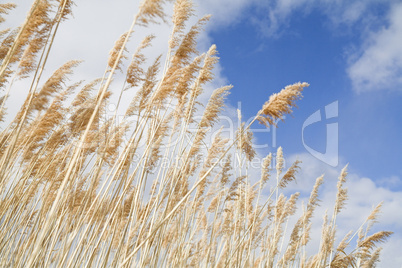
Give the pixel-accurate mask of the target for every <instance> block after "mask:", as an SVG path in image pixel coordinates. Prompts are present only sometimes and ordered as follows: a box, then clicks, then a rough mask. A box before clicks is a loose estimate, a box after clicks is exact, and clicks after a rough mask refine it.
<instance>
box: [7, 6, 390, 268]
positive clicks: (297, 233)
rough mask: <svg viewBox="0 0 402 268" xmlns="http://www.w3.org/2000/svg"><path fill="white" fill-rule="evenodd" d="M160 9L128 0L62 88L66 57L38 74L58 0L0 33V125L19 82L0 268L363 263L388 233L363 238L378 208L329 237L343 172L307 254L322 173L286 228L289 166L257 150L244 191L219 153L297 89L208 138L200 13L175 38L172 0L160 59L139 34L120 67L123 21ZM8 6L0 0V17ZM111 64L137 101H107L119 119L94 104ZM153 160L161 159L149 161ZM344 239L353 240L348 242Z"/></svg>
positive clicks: (100, 99)
mask: <svg viewBox="0 0 402 268" xmlns="http://www.w3.org/2000/svg"><path fill="white" fill-rule="evenodd" d="M78 4H79V3H78ZM164 4H165V3H164V1H163V0H145V1H143V2H142V3H141V5H140V7H139V9H138V13H137V14H136V15H135V17H134V20H133V22H132V25H131V26H130V27H129V30H128V31H127V32H126V33H124V34H123V35H121V37H120V38H119V39H118V40H117V41H116V43H115V46H114V47H113V49H112V50H111V52H110V57H109V61H108V65H107V66H106V70H105V72H104V74H103V77H102V78H100V79H97V80H95V81H91V82H88V83H87V84H83V83H76V84H71V85H67V84H66V82H67V81H68V80H67V78H68V77H69V76H71V75H72V73H73V70H74V68H75V67H76V66H77V65H78V64H79V62H78V61H70V62H67V63H65V64H64V65H63V66H61V67H60V68H59V69H58V70H56V71H55V72H54V73H53V75H52V76H51V77H50V78H47V80H45V82H42V81H44V79H45V78H44V77H42V74H43V70H44V67H45V65H46V62H47V59H48V56H49V52H50V51H51V49H52V45H53V40H54V39H55V37H56V35H57V31H58V27H59V24H60V23H62V22H63V21H64V20H66V19H67V18H69V17H70V16H69V15H70V13H71V11H72V7H73V2H72V1H71V0H35V1H34V2H33V4H32V7H31V10H30V12H29V14H28V16H27V18H26V20H25V21H24V22H23V24H22V25H21V27H19V28H17V29H15V30H11V29H6V30H2V31H0V40H1V47H0V61H1V69H0V87H1V89H2V94H3V97H2V98H1V110H0V115H1V120H4V117H5V112H6V110H5V109H6V106H7V98H8V95H9V92H10V91H11V90H10V88H11V87H12V82H13V81H14V80H15V79H18V78H19V79H30V81H31V84H30V85H31V86H30V88H27V89H26V92H27V96H26V99H25V101H24V104H23V106H22V107H21V108H20V110H19V112H18V113H17V115H16V116H15V118H14V120H12V122H11V123H10V124H9V125H8V126H4V125H3V126H2V130H1V134H0V266H1V267H143V266H148V267H187V266H194V267H374V266H375V263H376V262H377V261H378V258H379V253H380V248H377V244H378V243H379V242H383V241H385V240H386V238H388V237H389V236H390V235H391V232H385V231H383V232H378V233H374V234H371V235H370V234H369V231H370V228H371V226H372V224H373V223H374V222H375V221H376V219H377V215H378V213H379V211H380V206H381V205H379V206H377V207H376V208H375V209H374V210H373V212H372V214H371V215H369V217H368V218H367V221H366V222H365V223H364V224H363V225H362V226H361V227H360V228H359V229H358V230H357V231H356V233H355V234H354V235H353V234H352V233H351V234H348V235H347V236H346V237H345V238H344V239H343V240H342V241H341V242H340V244H339V245H338V246H336V245H335V238H336V218H337V216H338V214H339V212H340V211H341V210H342V208H343V207H344V206H345V201H346V199H347V190H346V188H345V187H344V183H345V180H346V175H347V172H346V168H344V169H343V170H342V173H341V175H340V177H339V182H338V186H337V187H338V194H337V196H336V204H335V208H334V211H333V213H332V216H331V217H328V216H327V215H325V217H324V223H323V226H322V231H321V232H322V235H321V244H320V247H319V249H318V251H317V252H316V253H315V254H313V255H311V256H310V255H308V254H307V252H306V245H307V243H308V242H309V240H310V231H311V230H310V229H311V220H312V217H313V214H314V210H315V209H316V207H317V206H318V201H319V199H318V191H319V187H320V185H321V184H322V183H323V177H322V176H321V177H319V178H318V179H317V180H316V183H315V185H314V188H313V190H312V192H311V195H310V198H309V199H308V203H307V205H306V206H304V207H303V208H302V211H303V213H302V214H301V216H300V218H298V219H297V220H296V221H295V222H296V223H295V225H294V226H293V227H292V228H290V227H288V226H287V223H288V221H289V218H290V217H291V216H292V215H294V214H295V212H296V203H297V199H298V197H299V194H298V193H295V194H293V195H291V196H289V197H286V196H285V195H284V194H283V193H282V189H283V188H285V187H286V185H287V184H288V183H290V182H291V181H293V180H295V178H296V173H297V171H298V169H299V164H300V163H299V162H298V161H297V162H295V163H293V165H291V166H290V168H289V169H288V170H285V167H284V159H283V152H282V148H281V147H280V148H279V149H278V151H277V152H276V159H275V163H276V165H275V166H274V165H273V162H274V159H272V158H273V156H272V154H269V155H268V156H267V157H266V158H265V159H264V161H263V165H262V167H261V178H260V180H259V181H258V182H257V183H255V184H253V185H252V184H251V183H250V180H249V178H248V177H247V175H244V174H242V170H241V168H240V169H238V170H236V169H235V168H234V167H233V166H232V161H231V158H232V153H231V152H234V154H235V157H237V158H241V159H245V161H252V159H253V158H254V157H255V156H256V152H255V151H254V149H253V147H252V133H251V132H250V126H251V124H253V123H254V122H255V121H256V120H258V121H260V122H261V123H263V124H266V125H272V124H274V122H276V121H277V120H278V119H282V118H283V116H284V115H286V114H290V113H291V112H292V110H291V109H292V107H294V106H295V102H296V101H297V100H298V99H300V98H301V97H302V91H303V89H304V88H305V87H307V86H308V84H307V83H296V84H293V85H290V86H287V87H285V88H284V89H283V90H282V91H280V92H279V93H278V94H274V95H272V96H271V97H270V98H269V100H268V101H267V102H266V103H265V104H264V105H263V106H262V108H261V110H260V111H259V112H258V113H257V114H256V116H255V117H254V119H253V120H252V122H251V123H250V124H249V125H244V124H242V125H241V127H240V128H239V129H238V131H237V134H236V136H235V138H234V139H232V140H229V139H227V138H225V137H224V136H223V135H222V133H221V132H218V134H217V135H215V137H214V139H213V141H212V143H211V144H210V146H208V145H207V143H206V141H205V140H206V138H207V136H208V133H209V131H210V129H211V128H212V127H213V126H214V125H216V124H217V123H218V122H219V121H218V116H219V113H220V112H221V110H222V107H223V105H224V100H225V97H226V96H227V94H228V92H229V90H230V88H231V86H224V87H222V88H218V89H216V90H215V91H214V92H213V93H212V95H211V97H210V100H209V102H208V104H207V105H206V106H205V108H204V109H203V110H202V106H201V105H200V104H199V96H200V95H201V93H202V92H203V88H205V86H206V84H207V83H209V82H210V81H211V80H212V79H213V72H212V71H213V68H214V65H215V64H216V63H217V61H218V58H217V56H216V55H217V50H216V47H215V46H214V45H213V46H211V48H210V49H209V50H208V51H207V52H206V53H204V54H199V53H198V52H197V50H196V38H197V35H198V34H199V32H200V31H201V30H202V27H203V25H204V24H205V23H207V21H208V19H209V16H206V17H204V18H201V19H200V20H199V21H198V22H197V23H196V24H195V25H194V26H192V27H191V28H190V30H189V31H188V32H185V29H186V27H185V25H186V22H187V21H188V19H189V18H190V17H191V16H192V13H193V5H192V3H191V1H189V0H177V1H176V2H175V4H174V14H173V17H172V22H173V27H172V32H171V37H170V41H169V43H168V49H167V51H168V52H167V56H166V61H165V62H164V63H163V64H162V63H161V57H158V58H156V59H155V60H151V61H147V59H146V56H145V54H144V53H145V52H144V50H145V49H146V48H148V47H150V46H151V44H152V40H153V36H148V37H146V38H145V39H144V40H143V42H142V43H141V44H140V46H139V47H138V49H137V50H136V51H135V53H134V54H133V56H132V57H131V60H130V63H129V64H125V63H126V61H128V60H129V57H128V56H127V55H128V53H129V52H128V51H127V49H126V47H127V43H128V42H129V40H130V38H132V36H133V35H134V34H135V32H134V31H135V29H136V27H140V26H141V27H144V26H147V25H149V24H150V23H154V22H158V21H161V20H162V21H166V20H167V18H166V15H165V12H164V10H163V6H164ZM14 7H15V6H14V4H0V15H1V16H2V17H0V23H1V22H2V21H4V18H3V17H4V16H3V15H4V14H7V13H8V12H12V9H13V8H14ZM147 62H148V65H149V67H148V68H145V67H144V66H145V65H146V63H147ZM117 70H120V71H122V72H123V73H124V74H125V75H126V81H125V86H124V87H123V88H122V89H121V92H120V93H118V94H119V96H120V97H119V103H120V100H121V98H122V96H123V94H124V93H125V91H127V90H134V91H135V92H136V95H135V97H134V98H133V100H132V102H131V104H130V105H129V107H119V109H122V108H123V109H126V112H125V115H124V118H123V120H120V119H121V118H120V119H119V120H117V110H116V113H115V114H114V116H113V117H112V118H109V119H104V118H103V117H102V114H103V113H104V111H105V109H106V103H107V101H108V100H109V99H110V97H111V95H112V93H113V94H116V92H112V90H111V88H110V85H111V82H112V80H113V78H114V76H115V73H116V71H117ZM8 105H10V104H9V103H8ZM172 107H174V108H173V109H172ZM197 109H198V112H200V111H201V112H202V117H200V119H199V120H198V119H197V118H198V117H196V116H195V112H196V110H197ZM133 119H135V120H133ZM133 122H134V123H133ZM194 126H196V131H195V132H190V128H191V129H194ZM124 137H128V138H127V139H126V140H124ZM189 140H190V141H189ZM206 146H207V148H206ZM163 159H169V160H170V161H167V162H164V164H163V165H162V164H161V160H163ZM233 174H236V176H235V175H233ZM237 175H238V176H237ZM273 176H275V177H276V179H273ZM269 187H270V190H269V191H268V190H267V189H268V188H269ZM263 190H264V194H263ZM267 191H268V194H267ZM286 231H287V232H288V235H286ZM355 236H357V237H358V238H357V245H356V247H355V248H354V249H349V248H350V242H351V241H352V240H353V239H354V237H355ZM288 237H289V241H288V242H286V241H285V239H286V240H287V239H288Z"/></svg>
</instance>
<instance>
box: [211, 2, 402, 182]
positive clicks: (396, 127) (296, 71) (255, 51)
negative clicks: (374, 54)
mask: <svg viewBox="0 0 402 268" xmlns="http://www.w3.org/2000/svg"><path fill="white" fill-rule="evenodd" d="M395 5H396V4H395V3H390V2H387V1H383V2H382V3H372V5H369V6H368V7H367V10H366V12H367V14H365V16H370V17H371V18H372V20H371V21H369V22H367V21H364V20H363V19H362V18H361V19H357V20H356V21H354V22H350V23H347V22H333V21H331V17H329V16H328V15H327V14H326V12H324V11H323V10H322V8H321V7H320V6H314V5H313V6H311V7H310V8H309V10H308V11H305V10H304V11H301V12H300V11H294V13H295V14H292V15H289V16H288V17H287V18H286V19H285V21H284V22H283V24H282V25H278V26H277V29H275V31H274V32H268V30H266V29H265V31H264V29H263V28H262V27H258V23H267V24H269V23H270V21H269V19H267V18H266V14H265V13H267V12H269V10H270V9H269V8H268V7H266V8H265V9H264V8H263V9H262V10H261V5H258V4H254V5H250V6H249V7H248V8H245V9H244V10H243V12H242V15H240V16H239V18H238V21H236V22H235V23H232V24H230V25H228V26H226V27H220V28H218V30H214V31H211V33H210V37H211V39H212V40H213V42H214V43H216V44H217V46H218V49H219V51H220V57H221V61H220V63H221V66H222V71H221V73H222V75H224V76H225V77H226V78H227V80H228V81H230V83H232V84H233V85H234V88H233V90H232V94H231V95H230V97H229V101H230V103H231V105H233V106H236V105H237V102H239V101H241V102H242V110H243V113H244V116H245V117H251V116H252V115H254V114H255V113H256V111H258V109H259V108H260V106H261V105H262V103H263V102H264V101H265V100H266V99H267V97H268V96H269V95H270V94H271V93H274V92H276V91H278V90H280V89H281V88H283V87H284V86H286V85H288V84H291V83H294V82H298V81H306V82H308V83H310V87H309V88H308V89H306V90H305V93H304V99H303V100H301V101H300V102H299V103H298V104H299V105H298V106H299V109H297V110H295V112H294V114H293V118H292V117H288V118H287V120H286V121H285V123H279V125H278V126H279V128H278V130H277V133H278V134H277V137H278V139H277V144H278V145H284V146H285V147H286V151H287V152H288V153H300V152H303V151H305V149H304V147H303V144H302V140H301V129H302V124H303V122H304V120H306V118H307V117H308V116H309V115H310V114H312V113H313V112H315V111H316V110H317V109H322V108H324V107H325V105H327V104H329V103H331V102H333V101H336V100H338V103H339V117H338V118H337V120H335V121H337V122H338V124H339V156H340V157H341V158H342V159H343V160H344V161H343V162H345V161H346V162H348V163H350V165H349V166H350V170H351V171H355V172H358V173H359V174H362V175H364V176H370V177H371V178H373V179H378V180H379V182H378V183H379V184H381V183H383V182H380V180H381V179H383V178H386V177H392V176H397V177H399V178H401V177H402V165H401V164H402V160H401V159H402V151H401V149H402V140H401V138H400V137H401V136H402V135H401V134H402V122H401V121H402V116H401V115H402V105H401V103H402V94H401V93H402V90H401V86H402V83H400V81H399V84H398V81H394V83H390V84H385V85H376V84H375V82H374V81H372V82H371V84H373V85H371V86H369V87H365V86H364V85H356V84H354V83H356V81H355V80H356V79H354V78H353V77H351V74H350V70H349V69H350V68H351V66H352V67H353V66H354V65H353V64H354V63H356V62H357V61H358V60H356V59H354V58H356V57H359V55H360V59H361V57H362V56H361V55H363V54H364V50H363V49H364V46H367V44H366V43H367V42H369V41H368V40H367V38H368V36H370V35H375V34H376V33H377V34H378V35H380V33H381V29H383V30H384V29H386V28H387V27H390V23H392V21H391V22H390V21H389V19H387V17H388V16H389V13H390V12H391V9H392V8H393V7H394V6H395ZM344 8H347V7H344ZM257 10H258V11H257ZM296 13H297V15H296ZM268 27H269V26H268ZM399 27H402V25H399ZM400 33H402V32H400ZM373 38H375V36H374V37H373ZM397 40H398V41H400V45H401V46H402V35H400V36H399V37H397ZM371 42H373V41H371ZM385 49H386V48H384V50H385ZM384 53H387V51H384ZM390 59H392V60H394V59H393V58H392V57H391V58H390ZM371 63H375V62H374V61H373V62H371ZM399 68H400V66H399ZM395 71H396V72H399V73H398V75H401V72H400V70H395ZM367 75H369V74H367ZM370 87H373V88H370ZM332 121H334V120H332ZM329 123H330V122H329ZM325 124H326V122H324V121H322V122H320V123H317V124H316V125H314V126H311V127H310V129H306V130H305V131H306V132H305V141H306V143H308V144H309V146H311V147H313V148H316V149H317V150H318V151H325V136H326V130H325ZM256 137H257V138H258V139H264V137H263V135H259V134H256ZM389 186H390V185H389ZM392 186H397V189H401V186H402V184H401V183H396V185H392Z"/></svg>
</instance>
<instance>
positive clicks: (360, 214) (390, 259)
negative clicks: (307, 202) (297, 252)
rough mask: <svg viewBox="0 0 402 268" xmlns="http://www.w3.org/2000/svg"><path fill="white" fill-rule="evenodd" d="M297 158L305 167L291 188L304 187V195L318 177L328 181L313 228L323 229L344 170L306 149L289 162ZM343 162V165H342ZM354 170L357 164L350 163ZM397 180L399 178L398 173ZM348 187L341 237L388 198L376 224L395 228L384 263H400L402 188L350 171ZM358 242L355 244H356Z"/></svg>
mask: <svg viewBox="0 0 402 268" xmlns="http://www.w3.org/2000/svg"><path fill="white" fill-rule="evenodd" d="M295 159H299V160H301V161H302V164H301V170H300V172H299V173H298V176H297V183H296V184H293V185H289V187H288V188H289V189H288V190H289V191H290V192H295V191H300V192H301V193H302V196H308V194H309V192H310V191H311V189H312V187H313V185H314V182H315V179H316V178H317V177H318V176H320V175H321V174H324V185H323V188H322V189H321V190H320V197H319V198H320V200H321V203H320V207H319V208H318V209H317V211H316V213H315V219H314V221H313V227H312V228H313V230H319V229H320V228H321V225H322V215H324V213H325V210H326V209H328V212H329V213H331V210H332V209H333V206H334V201H335V196H336V183H337V178H338V176H339V174H340V168H333V167H330V166H329V165H326V164H325V163H323V162H321V161H319V160H317V159H315V158H314V157H313V156H311V155H309V154H307V153H303V154H295V155H291V156H289V158H288V159H287V160H288V162H292V161H294V160H295ZM340 166H342V165H340ZM350 169H351V170H352V169H353V167H350ZM393 180H399V182H400V179H399V178H398V177H394V178H393ZM346 187H347V188H348V196H349V199H348V200H347V204H346V207H345V209H343V210H342V211H341V213H340V214H339V217H338V218H337V227H338V228H337V241H338V242H339V241H340V240H341V239H342V238H343V236H344V235H346V233H348V232H349V231H356V230H357V229H358V228H359V227H360V225H361V224H362V223H363V222H364V221H365V219H366V218H367V217H368V215H369V214H370V212H371V210H372V209H373V206H376V205H377V204H379V203H380V202H382V201H383V202H384V203H383V206H382V209H381V214H380V216H379V219H378V220H379V223H378V224H377V225H374V228H373V231H374V232H375V231H379V230H387V231H393V232H394V234H393V235H392V237H391V238H390V239H389V242H387V243H385V244H384V245H381V246H383V251H382V253H381V257H380V258H381V267H400V265H401V263H402V257H399V255H400V254H399V253H398V250H399V249H400V247H401V246H402V228H401V227H400V222H401V221H402V214H400V213H397V211H399V210H400V207H401V204H402V192H401V191H395V190H392V188H385V187H383V186H382V185H379V184H378V183H375V182H374V180H373V179H372V178H367V177H364V176H361V174H356V173H353V172H350V173H349V174H348V176H347V182H346ZM317 233H319V232H317V231H315V232H313V234H312V238H313V240H312V241H311V245H310V249H311V250H312V251H313V252H314V251H315V250H316V249H317V248H318V246H319V242H320V240H319V239H320V237H319V235H317ZM354 246H355V245H354V244H352V245H351V247H352V248H353V247H354Z"/></svg>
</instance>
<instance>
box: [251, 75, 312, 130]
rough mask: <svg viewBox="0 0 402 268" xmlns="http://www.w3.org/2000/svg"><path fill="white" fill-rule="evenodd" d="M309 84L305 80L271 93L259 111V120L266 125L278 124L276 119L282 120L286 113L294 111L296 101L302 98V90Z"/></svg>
mask: <svg viewBox="0 0 402 268" xmlns="http://www.w3.org/2000/svg"><path fill="white" fill-rule="evenodd" d="M308 86H309V84H307V83H305V82H304V83H300V82H299V83H296V84H293V85H290V86H287V87H285V88H284V89H282V90H281V92H279V93H277V94H273V95H271V96H270V97H269V100H268V101H267V102H266V103H265V104H264V105H263V106H262V109H261V110H260V111H259V113H258V114H259V116H258V121H260V123H262V124H264V125H266V126H269V125H274V126H276V120H282V119H283V116H284V115H286V114H290V113H291V112H292V107H296V104H295V102H296V101H297V100H299V99H301V98H302V93H301V92H302V91H303V89H304V88H305V87H308Z"/></svg>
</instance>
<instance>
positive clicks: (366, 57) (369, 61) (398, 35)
mask: <svg viewBox="0 0 402 268" xmlns="http://www.w3.org/2000/svg"><path fill="white" fill-rule="evenodd" d="M388 20H389V26H388V27H386V28H383V29H381V30H379V31H377V32H373V33H371V34H370V36H369V37H367V40H366V44H365V46H364V48H363V52H362V54H361V56H360V57H357V59H356V60H354V61H353V62H352V63H351V65H350V66H349V69H348V74H349V77H350V79H351V80H352V83H353V88H354V89H355V90H356V91H358V92H363V91H369V90H380V89H394V90H401V86H402V4H398V5H395V6H394V8H392V10H391V13H390V14H389V18H388Z"/></svg>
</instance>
